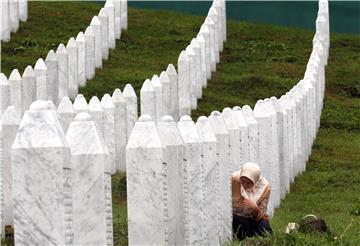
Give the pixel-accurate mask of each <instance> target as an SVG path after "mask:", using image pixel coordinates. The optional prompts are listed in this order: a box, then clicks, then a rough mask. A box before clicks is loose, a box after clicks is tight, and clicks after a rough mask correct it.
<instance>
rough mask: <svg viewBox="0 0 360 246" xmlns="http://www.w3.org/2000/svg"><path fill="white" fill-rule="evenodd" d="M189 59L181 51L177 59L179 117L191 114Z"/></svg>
mask: <svg viewBox="0 0 360 246" xmlns="http://www.w3.org/2000/svg"><path fill="white" fill-rule="evenodd" d="M189 69H190V65H189V57H188V55H187V53H186V52H185V51H181V53H180V55H179V58H178V98H179V117H182V116H184V115H190V113H191V82H190V70H189Z"/></svg>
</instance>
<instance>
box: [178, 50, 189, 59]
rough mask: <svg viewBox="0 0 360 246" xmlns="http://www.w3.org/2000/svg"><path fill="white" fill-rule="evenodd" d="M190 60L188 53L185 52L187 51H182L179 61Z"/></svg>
mask: <svg viewBox="0 0 360 246" xmlns="http://www.w3.org/2000/svg"><path fill="white" fill-rule="evenodd" d="M188 60H189V57H188V55H187V53H186V51H185V50H182V51H181V52H180V55H179V58H178V61H188Z"/></svg>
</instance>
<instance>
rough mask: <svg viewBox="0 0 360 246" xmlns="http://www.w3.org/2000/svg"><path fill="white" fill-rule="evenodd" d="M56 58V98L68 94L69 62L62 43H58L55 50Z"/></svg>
mask: <svg viewBox="0 0 360 246" xmlns="http://www.w3.org/2000/svg"><path fill="white" fill-rule="evenodd" d="M56 59H57V61H58V72H59V74H58V82H59V83H58V85H59V88H58V93H59V94H58V98H59V100H61V98H63V97H66V96H68V88H69V62H68V54H67V51H66V48H65V46H64V45H63V44H60V45H59V46H58V48H57V50H56Z"/></svg>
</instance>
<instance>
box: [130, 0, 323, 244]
mask: <svg viewBox="0 0 360 246" xmlns="http://www.w3.org/2000/svg"><path fill="white" fill-rule="evenodd" d="M328 50H329V15H328V2H327V1H326V0H321V1H320V2H319V10H318V17H317V20H316V33H315V36H314V39H313V50H312V53H311V56H310V58H309V61H308V64H307V68H306V72H305V74H304V78H303V79H302V80H301V81H300V82H298V83H297V84H296V85H295V86H294V87H293V88H292V89H291V90H290V91H289V92H287V93H286V94H285V95H283V96H281V97H280V98H279V99H277V98H275V97H272V98H267V99H264V100H259V101H258V102H257V103H256V105H255V107H254V109H253V110H252V109H251V108H250V107H249V106H247V105H245V106H243V107H242V108H241V107H234V108H232V109H231V108H225V109H224V110H223V111H222V113H220V112H218V111H214V112H212V113H211V114H210V115H209V116H208V117H205V116H201V117H199V118H198V119H197V121H196V123H194V122H193V121H192V119H191V118H190V117H189V116H186V115H185V116H183V117H181V119H180V121H178V122H177V121H176V120H174V119H173V118H171V117H170V116H164V117H162V118H161V120H160V121H159V120H158V118H157V115H156V113H155V114H154V113H153V111H150V110H149V111H148V112H149V114H143V115H142V116H141V117H140V118H139V120H138V121H137V122H136V124H135V126H134V129H133V131H132V134H131V136H130V139H129V141H128V144H127V148H126V172H127V173H126V174H127V204H128V235H129V245H145V244H146V245H223V244H227V243H229V242H230V241H231V240H232V202H231V178H230V177H231V173H232V172H234V171H238V170H239V169H240V168H241V164H242V163H245V162H247V161H251V162H255V163H258V164H259V165H260V167H261V170H262V175H263V176H264V177H265V178H266V179H268V180H269V181H270V183H271V186H272V193H271V197H270V201H269V204H268V214H269V215H270V216H272V215H273V213H274V210H275V208H276V207H278V206H279V205H280V202H281V199H282V198H284V197H285V195H286V193H287V192H289V191H290V184H291V182H293V181H294V177H295V176H296V175H298V174H300V173H301V172H303V171H304V170H305V169H306V161H307V160H308V158H309V156H310V154H311V147H312V144H313V142H314V140H315V137H316V133H317V130H318V128H319V126H320V115H321V110H322V107H323V97H324V90H325V66H326V65H327V60H328ZM178 72H179V76H180V71H178ZM155 101H156V100H155ZM150 102H151V101H150V100H149V103H150ZM154 119H156V120H155V121H154Z"/></svg>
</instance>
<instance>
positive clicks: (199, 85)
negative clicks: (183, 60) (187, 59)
mask: <svg viewBox="0 0 360 246" xmlns="http://www.w3.org/2000/svg"><path fill="white" fill-rule="evenodd" d="M190 45H191V47H192V49H193V51H194V53H195V63H196V66H195V67H194V69H195V77H194V80H193V81H192V82H193V83H194V89H195V91H196V97H197V99H200V98H201V97H202V80H201V76H202V75H201V47H200V45H199V43H198V42H197V40H196V39H195V38H193V39H192V40H191V43H190ZM190 69H192V68H191V67H190Z"/></svg>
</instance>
